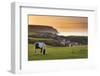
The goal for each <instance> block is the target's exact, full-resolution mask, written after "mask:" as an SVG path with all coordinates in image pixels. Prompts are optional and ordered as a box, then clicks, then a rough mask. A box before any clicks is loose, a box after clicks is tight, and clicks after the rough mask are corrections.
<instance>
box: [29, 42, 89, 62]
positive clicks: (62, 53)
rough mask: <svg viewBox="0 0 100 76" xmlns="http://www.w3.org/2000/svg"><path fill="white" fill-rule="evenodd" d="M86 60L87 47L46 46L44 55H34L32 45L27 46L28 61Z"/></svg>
mask: <svg viewBox="0 0 100 76" xmlns="http://www.w3.org/2000/svg"><path fill="white" fill-rule="evenodd" d="M80 58H88V47H87V45H78V46H73V47H55V46H49V45H47V46H46V55H43V54H40V50H39V51H38V54H35V53H34V45H33V44H31V43H29V44H28V60H29V61H32V60H56V59H80Z"/></svg>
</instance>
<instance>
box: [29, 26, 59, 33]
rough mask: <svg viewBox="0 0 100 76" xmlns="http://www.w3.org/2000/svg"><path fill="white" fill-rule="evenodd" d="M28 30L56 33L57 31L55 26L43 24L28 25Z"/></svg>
mask: <svg viewBox="0 0 100 76" xmlns="http://www.w3.org/2000/svg"><path fill="white" fill-rule="evenodd" d="M28 31H29V32H30V31H31V32H40V33H52V34H57V33H58V31H57V30H56V29H55V28H53V27H51V26H43V25H28Z"/></svg>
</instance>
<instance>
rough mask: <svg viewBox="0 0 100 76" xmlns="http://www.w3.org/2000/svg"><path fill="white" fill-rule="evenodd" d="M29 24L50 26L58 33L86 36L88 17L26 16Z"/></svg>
mask: <svg viewBox="0 0 100 76" xmlns="http://www.w3.org/2000/svg"><path fill="white" fill-rule="evenodd" d="M28 19H29V20H28V24H29V25H43V26H52V27H53V28H55V29H56V30H57V31H58V32H59V33H58V35H64V36H69V35H75V36H87V34H88V18H87V17H74V16H42V15H41V16H38V15H37V16H36V15H30V16H28Z"/></svg>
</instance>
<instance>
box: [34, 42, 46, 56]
mask: <svg viewBox="0 0 100 76" xmlns="http://www.w3.org/2000/svg"><path fill="white" fill-rule="evenodd" d="M34 45H35V49H34V51H35V53H36V54H37V51H38V49H40V50H41V51H40V53H42V54H43V55H45V52H46V44H45V43H44V42H36V43H34Z"/></svg>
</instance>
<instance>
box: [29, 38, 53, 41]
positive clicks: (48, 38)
mask: <svg viewBox="0 0 100 76" xmlns="http://www.w3.org/2000/svg"><path fill="white" fill-rule="evenodd" d="M29 39H33V40H43V41H45V40H51V39H49V38H33V37H29Z"/></svg>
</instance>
